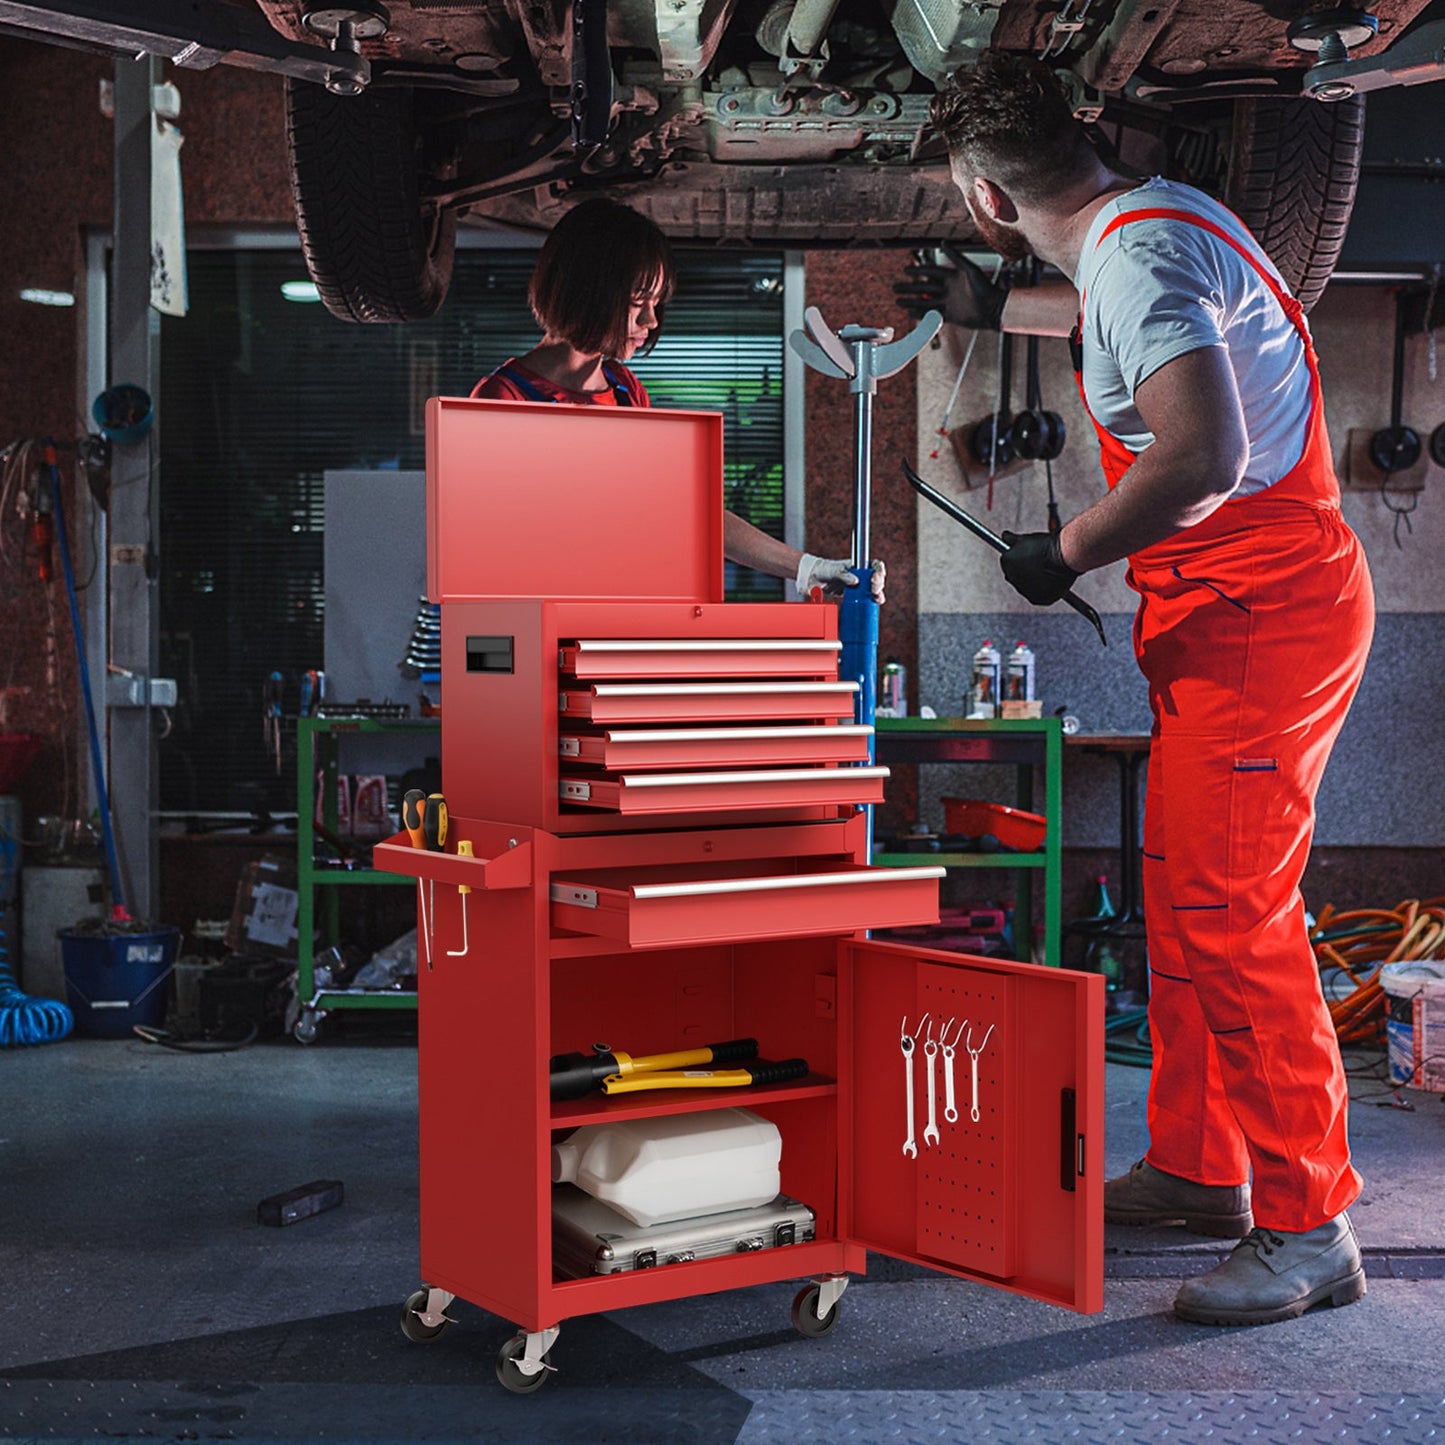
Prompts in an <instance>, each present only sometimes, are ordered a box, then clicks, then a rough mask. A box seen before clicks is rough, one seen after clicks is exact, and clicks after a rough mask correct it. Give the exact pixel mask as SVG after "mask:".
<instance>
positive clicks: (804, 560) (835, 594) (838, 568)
mask: <svg viewBox="0 0 1445 1445" xmlns="http://www.w3.org/2000/svg"><path fill="white" fill-rule="evenodd" d="M869 566H870V567H871V568H872V569H873V570H872V574H871V576H870V577H869V579H868V589H869V591H870V592H871V593H872V594H873V600H874V601H875V602H876V603H878V605H879V606H880V607H881V606H882V605H883V580H884V576H885V574H886V572H887V569H886V568H885V567H884V565H883V563H882V562H880V561H878V560H877V559H876V558H875V559H874V560H873V561H872V562H871V563H869ZM793 585H794V586H795V587H797V589H798V591H799V592H800V593H801V594H802V595H803V596H804V597H806V596H808V594H809V593H810V592H812V590H813V588H815V587H821V588H822V589H823V596H824V597H828V598H832V599H834V600H836V599H837V598H839V597H841V596H842V595H843V589H844V588H845V587H856V586H857V585H858V579H857V578H856V577H855V576H854V575H853V564H852V563H851V562H844V561H840V560H830V559H829V558H826V557H815V556H814V555H813V554H812V553H811V552H804V553H803V555H802V557H801V558H799V560H798V576H797V579H796V580H795V582H794V584H793Z"/></svg>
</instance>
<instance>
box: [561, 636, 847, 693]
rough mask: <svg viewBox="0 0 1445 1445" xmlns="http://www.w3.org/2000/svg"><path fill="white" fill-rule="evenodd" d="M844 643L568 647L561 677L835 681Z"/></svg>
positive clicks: (729, 640) (720, 641)
mask: <svg viewBox="0 0 1445 1445" xmlns="http://www.w3.org/2000/svg"><path fill="white" fill-rule="evenodd" d="M842 647H843V644H842V643H840V642H837V641H832V642H829V641H814V640H810V639H806V638H790V637H784V638H746V637H742V638H733V637H716V638H702V639H689V638H668V639H653V638H627V639H617V640H596V641H594V640H583V641H581V642H564V643H563V644H562V645H561V646H560V647H559V648H558V652H557V665H558V667H559V668H560V669H561V670H562V671H563V672H568V673H571V674H572V675H573V676H574V677H578V678H582V679H584V680H591V681H599V680H609V679H610V680H613V681H619V682H621V681H626V680H628V679H632V678H644V677H656V678H664V677H665V678H703V677H836V676H837V674H838V657H839V654H840V653H841V651H842Z"/></svg>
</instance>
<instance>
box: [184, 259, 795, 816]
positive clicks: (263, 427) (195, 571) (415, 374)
mask: <svg viewBox="0 0 1445 1445" xmlns="http://www.w3.org/2000/svg"><path fill="white" fill-rule="evenodd" d="M535 258H536V252H535V251H531V250H527V251H494V250H462V251H459V252H458V253H457V259H456V269H455V273H454V276H453V281H452V286H451V290H450V293H449V295H448V298H447V301H446V303H445V304H444V305H443V307H442V308H441V310H440V311H439V312H438V313H437V315H436V316H434V317H432V318H430V319H428V320H426V321H418V322H411V323H409V324H407V325H405V326H357V325H353V324H350V323H347V322H342V321H339V320H337V319H336V318H335V317H333V316H331V314H330V313H329V312H327V311H326V310H325V308H324V307H322V306H320V305H316V304H312V305H304V304H297V303H295V302H291V301H288V300H286V299H285V297H284V296H283V295H282V291H281V287H282V283H283V282H287V281H299V280H304V278H305V275H306V272H305V267H304V265H303V264H302V260H301V254H300V251H299V250H297V251H288V250H236V251H194V252H192V253H191V254H190V255H189V256H188V258H187V264H188V268H189V280H190V294H191V310H190V314H189V315H188V316H185V317H165V318H163V319H162V322H161V395H162V398H163V417H162V423H161V427H160V456H159V473H158V476H159V482H158V485H159V489H160V516H161V524H160V525H161V535H160V556H161V575H160V600H161V637H160V659H161V673H162V675H164V676H170V677H175V678H176V679H177V680H178V683H179V688H180V699H179V703H178V705H177V708H176V709H175V713H174V717H173V726H172V730H171V733H170V735H169V736H168V737H167V738H166V739H164V740H163V742H162V744H161V752H160V804H161V807H162V809H163V810H166V811H179V812H186V811H196V812H200V811H208V812H209V811H241V812H252V813H257V814H261V815H264V814H266V813H288V814H289V813H291V812H293V811H294V810H295V806H296V801H295V782H294V779H295V758H294V752H293V748H294V734H293V733H292V732H291V731H289V730H286V729H283V730H282V737H283V748H282V755H281V758H280V766H279V769H278V767H277V759H276V755H275V752H274V751H273V750H271V749H270V748H269V746H268V744H267V740H266V738H265V735H264V732H263V728H262V721H261V708H262V692H263V688H264V686H265V683H266V679H267V678H268V676H269V675H270V674H271V673H272V672H280V673H282V675H283V677H284V678H285V696H286V698H287V699H288V700H289V699H293V698H294V697H295V678H296V677H297V676H298V675H299V674H301V673H303V672H305V671H306V670H307V669H310V668H316V667H321V666H323V659H322V655H321V653H322V623H323V619H322V608H323V596H324V578H323V575H322V527H323V518H322V506H323V496H322V490H323V484H322V477H323V474H324V473H325V472H327V471H330V470H343V469H352V470H354V469H374V468H405V469H420V468H422V467H423V466H424V465H425V455H424V443H425V436H424V425H423V406H424V403H425V400H426V398H427V397H428V396H434V395H439V394H440V395H448V396H465V395H466V394H467V393H468V392H469V391H470V390H471V388H472V387H473V385H474V384H475V383H476V382H477V380H478V379H479V378H480V377H482V376H484V375H485V374H486V373H487V372H489V371H491V370H492V369H493V368H494V367H495V366H497V365H498V364H499V363H500V362H502V361H504V360H506V358H507V357H509V356H515V355H519V354H521V353H522V352H525V351H527V350H528V349H530V348H531V346H533V345H534V344H535V342H536V340H537V329H536V324H535V322H534V321H533V319H532V315H531V312H530V310H529V308H528V306H527V299H526V290H527V280H528V278H529V276H530V275H531V270H532V265H533V263H534V261H535ZM678 262H679V277H678V286H677V294H676V296H675V297H674V299H673V301H672V302H670V303H669V305H668V310H667V324H666V328H665V330H664V333H663V335H662V338H661V339H660V341H659V343H658V345H657V346H656V347H655V348H654V350H653V351H652V353H651V354H650V355H649V356H647V357H644V358H642V359H640V360H639V361H638V362H637V363H636V365H635V368H634V369H635V370H636V371H637V373H638V375H639V376H640V377H641V378H642V381H643V384H644V385H645V386H646V387H647V389H648V392H649V393H650V394H651V396H652V399H653V402H654V404H655V405H658V406H663V407H668V406H671V407H684V408H689V409H697V410H713V411H720V412H721V413H722V414H723V417H724V434H725V459H726V460H725V486H726V498H727V505H728V506H729V507H730V508H732V509H733V510H734V511H737V512H739V513H740V514H741V515H742V516H744V517H746V518H747V519H748V520H749V521H751V522H753V523H754V524H755V525H757V526H759V527H761V528H762V529H763V530H764V531H766V532H769V533H771V534H772V535H774V536H779V537H781V536H782V533H783V408H782V375H783V295H782V291H783V281H782V278H783V258H782V256H781V255H778V254H767V253H752V252H749V253H746V254H739V253H727V252H718V251H701V250H699V251H680V252H679V254H678ZM379 546H380V550H381V551H382V552H383V553H384V539H381V541H380V544H379ZM727 586H728V596H729V598H730V599H731V600H745V601H770V600H777V599H780V598H781V597H782V596H783V584H782V582H781V581H780V580H779V579H777V578H771V577H764V576H761V575H759V574H756V573H753V572H751V571H748V570H747V569H743V568H737V567H734V566H733V565H732V564H729V565H728V569H727ZM290 707H294V703H291V702H289V701H288V708H290Z"/></svg>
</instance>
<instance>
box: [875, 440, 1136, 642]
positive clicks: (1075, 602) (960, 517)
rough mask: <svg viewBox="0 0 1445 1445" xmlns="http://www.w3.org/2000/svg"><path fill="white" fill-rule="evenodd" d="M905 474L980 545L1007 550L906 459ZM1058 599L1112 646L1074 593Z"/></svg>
mask: <svg viewBox="0 0 1445 1445" xmlns="http://www.w3.org/2000/svg"><path fill="white" fill-rule="evenodd" d="M903 472H904V475H905V476H906V477H907V478H908V481H909V484H910V485H911V486H912V487H913V490H914V491H915V492H917V493H919V494H920V495H921V496H924V497H927V498H928V500H929V501H930V502H932V503H933V505H934V506H935V507H937V508H938V509H939V511H941V512H944V513H946V514H947V515H948V516H950V517H952V518H953V520H954V521H955V522H961V523H962V524H963V525H964V526H965V527H967V528H968V530H969V531H970V532H972V533H973V535H974V536H975V537H977V538H978V539H979V541H980V542H987V543H988V545H989V546H990V547H992V548H993V550H994V551H995V552H1007V551H1008V543H1007V542H1005V541H1004V539H1003V538H1002V537H1000V536H999V535H998V533H997V532H991V531H989V529H988V528H987V527H985V526H984V524H983V523H982V522H980V521H979V520H978V518H977V517H971V516H969V514H968V513H967V512H965V511H964V510H963V508H962V507H960V506H959V505H958V503H957V502H955V501H953V500H952V499H951V498H949V497H945V496H944V495H943V493H942V492H940V491H939V490H938V489H937V488H935V487H930V486H929V485H928V483H927V482H925V481H924V480H923V478H922V477H920V476H919V475H918V473H917V472H915V471H914V470H913V468H912V467H911V466H909V465H908V459H907V458H906V457H905V458H904V459H903ZM1059 600H1060V601H1061V602H1067V603H1068V604H1069V606H1070V607H1072V608H1073V609H1074V611H1075V612H1077V613H1078V614H1079V616H1080V617H1083V618H1086V619H1087V620H1088V621H1090V622H1092V623H1093V624H1094V631H1095V632H1097V633H1098V634H1099V641H1100V642H1102V643H1103V644H1104V646H1105V647H1107V646H1108V645H1109V639H1108V638H1107V637H1105V636H1104V624H1103V623H1102V622H1101V621H1100V620H1099V614H1098V613H1097V612H1095V611H1094V609H1093V608H1092V607H1090V606H1089V604H1088V603H1087V602H1085V601H1084V599H1083V598H1082V597H1076V596H1075V595H1074V594H1073V592H1072V591H1070V592H1065V593H1064V595H1063V596H1062V597H1061V598H1060V599H1059Z"/></svg>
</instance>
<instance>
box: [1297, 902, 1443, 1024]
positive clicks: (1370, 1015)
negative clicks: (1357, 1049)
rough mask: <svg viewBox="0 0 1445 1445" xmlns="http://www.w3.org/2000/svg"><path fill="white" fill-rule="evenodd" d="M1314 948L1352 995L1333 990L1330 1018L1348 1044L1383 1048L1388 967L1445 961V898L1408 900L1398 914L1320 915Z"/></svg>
mask: <svg viewBox="0 0 1445 1445" xmlns="http://www.w3.org/2000/svg"><path fill="white" fill-rule="evenodd" d="M1310 943H1311V944H1312V945H1313V946H1314V950H1315V957H1316V959H1317V960H1318V961H1319V965H1320V968H1321V970H1324V969H1334V970H1337V976H1343V977H1344V978H1346V979H1348V980H1349V983H1350V985H1351V987H1350V988H1349V989H1348V991H1341V990H1340V989H1338V988H1333V989H1331V995H1332V997H1331V998H1330V1003H1329V1008H1330V1018H1331V1019H1332V1020H1333V1022H1334V1025H1335V1033H1336V1034H1337V1035H1338V1036H1339V1040H1340V1042H1341V1043H1342V1044H1378V1043H1381V1042H1382V1041H1383V1039H1384V1035H1385V1016H1386V1013H1387V1001H1386V998H1385V989H1384V985H1383V983H1382V982H1381V979H1380V970H1381V969H1382V968H1383V967H1384V966H1385V965H1386V964H1387V963H1402V962H1404V961H1406V960H1407V959H1408V960H1411V961H1414V960H1420V959H1433V958H1440V957H1442V956H1445V898H1427V899H1426V900H1425V901H1424V902H1421V901H1420V900H1419V899H1417V898H1407V899H1406V900H1405V901H1404V902H1403V903H1401V904H1400V905H1399V906H1398V907H1396V908H1356V909H1351V910H1349V911H1348V912H1336V911H1335V909H1334V906H1333V905H1332V904H1326V905H1325V907H1324V908H1322V909H1321V910H1320V916H1319V918H1318V919H1317V920H1316V922H1315V926H1314V927H1313V928H1312V929H1311V930H1310Z"/></svg>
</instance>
